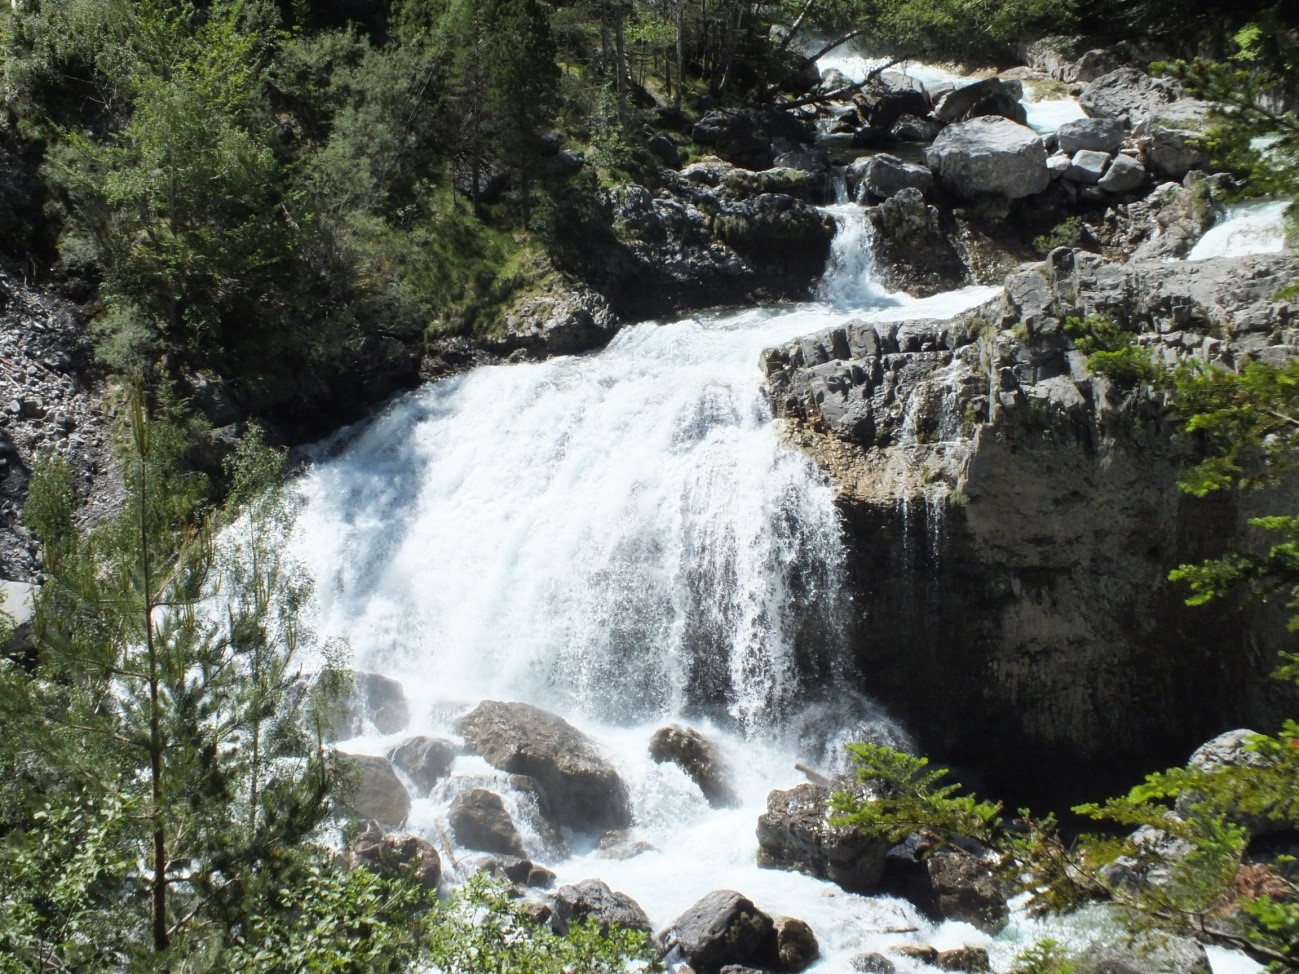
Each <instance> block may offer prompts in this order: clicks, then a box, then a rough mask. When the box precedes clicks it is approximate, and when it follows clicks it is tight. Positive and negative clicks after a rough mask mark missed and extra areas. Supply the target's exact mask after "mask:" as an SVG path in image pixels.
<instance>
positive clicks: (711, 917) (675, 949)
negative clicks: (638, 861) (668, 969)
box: [655, 889, 775, 974]
mask: <svg viewBox="0 0 1299 974" xmlns="http://www.w3.org/2000/svg"><path fill="white" fill-rule="evenodd" d="M774 929H775V928H774V925H773V923H772V920H771V917H769V916H767V914H765V913H763V912H762V911H761V910H759V909H758V908H757V907H756V906H754V905H753V901H752V900H749V899H748V898H747V897H745V896H742V895H741V894H739V893H737V892H735V891H734V890H728V889H721V890H714V891H713V892H711V893H709V894H707V895H706V896H704V897H703V898H702V899H700V900H699V901H698V902H696V903H695V904H694V905H693V906H691V907H690V908H689V909H688V910H686V911H685V912H684V913H683V914H681V916H679V917H677V919H676V920H675V921H673V922H672V923H671V924H670V925H669V926H667V927H665V928H664V929H663V930H661V931H659V933H658V935H657V936H656V937H655V941H656V943H657V944H658V947H659V951H660V954H661V955H663V956H664V958H665V959H666V960H667V961H668V962H669V963H679V962H681V961H684V962H685V963H687V964H689V965H690V966H691V967H692V968H694V969H695V970H696V971H698V972H700V974H704V972H708V971H715V970H718V969H719V968H721V967H724V966H726V965H728V964H744V963H745V962H747V961H749V960H753V959H756V958H757V957H758V955H760V953H761V951H762V948H763V946H764V945H765V944H766V943H767V942H768V940H769V939H770V938H771V937H772V935H773V932H774Z"/></svg>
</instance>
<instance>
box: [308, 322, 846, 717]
mask: <svg viewBox="0 0 1299 974" xmlns="http://www.w3.org/2000/svg"><path fill="white" fill-rule="evenodd" d="M763 319H764V316H763V315H762V314H760V313H752V312H751V313H747V314H741V315H730V316H712V317H708V318H700V319H689V320H685V321H679V322H674V323H672V324H664V325H648V326H641V327H639V328H634V329H629V330H627V331H624V332H623V333H622V334H621V335H619V336H618V338H617V339H616V340H615V342H614V344H613V345H612V346H611V347H610V348H608V349H607V350H605V351H604V352H603V353H601V354H599V355H594V356H586V357H578V358H560V359H554V360H551V361H548V362H542V363H536V364H525V365H516V366H502V367H498V368H486V369H480V370H477V371H475V372H473V373H471V374H469V375H465V376H461V377H459V378H456V379H452V380H450V381H446V382H441V383H438V384H435V385H431V386H428V387H426V388H425V389H423V390H422V391H420V392H418V393H415V394H413V395H411V396H408V397H407V398H405V399H403V400H401V401H399V402H398V403H396V404H395V405H393V406H392V407H391V408H390V409H389V410H388V411H387V412H386V413H385V414H384V415H383V416H382V417H380V418H379V419H378V420H377V421H375V422H374V423H372V424H370V425H369V426H368V427H367V428H366V429H365V430H364V431H363V432H361V433H360V434H359V435H358V436H357V437H356V438H355V439H354V440H353V441H352V442H350V443H349V444H348V446H347V448H346V449H345V450H343V451H342V452H340V453H338V454H337V455H336V456H333V457H330V458H328V459H325V460H323V461H322V462H320V463H318V464H316V465H315V466H314V467H313V468H312V469H311V471H310V472H309V473H308V474H307V476H306V477H305V479H304V482H303V491H304V495H305V497H306V500H307V503H306V507H305V511H304V513H303V515H302V517H301V518H300V521H299V539H300V541H301V545H302V546H301V548H300V552H301V553H302V555H303V557H304V559H305V561H306V562H307V564H308V565H309V566H311V567H312V568H313V569H314V570H315V572H316V575H317V579H318V587H319V592H318V599H319V601H320V603H321V607H322V611H323V617H322V622H323V623H324V624H325V627H326V628H327V629H329V630H330V631H333V632H337V633H338V634H340V635H346V636H347V637H348V638H349V640H350V642H351V645H352V649H353V652H354V653H355V654H356V657H357V660H358V663H359V665H361V666H363V667H367V668H377V669H380V670H383V671H385V672H392V673H396V674H399V675H402V676H403V678H405V679H406V682H407V683H408V684H409V683H411V682H418V681H419V679H420V675H421V674H427V673H429V672H430V671H433V672H436V674H437V692H438V693H439V694H443V695H446V696H448V697H449V698H451V699H479V698H483V697H489V696H497V697H500V696H505V697H510V698H516V699H526V700H531V701H534V702H536V703H538V704H542V705H545V706H549V707H552V708H555V709H559V710H561V711H565V712H577V713H581V714H583V715H585V716H588V717H590V718H593V719H598V720H602V721H610V722H628V721H636V720H642V719H649V718H650V717H666V716H675V715H680V714H683V713H690V712H710V711H712V710H716V709H720V710H724V711H726V712H727V713H728V714H729V716H730V717H732V718H734V719H735V720H737V721H739V722H740V723H741V724H742V725H743V726H744V727H745V728H746V729H749V730H753V729H756V728H758V727H760V726H762V725H764V724H766V723H769V722H770V721H771V720H773V719H775V718H776V717H777V716H778V715H780V714H781V713H783V712H785V711H786V710H787V709H788V707H789V706H790V705H791V704H792V702H793V701H794V700H795V698H796V697H797V695H798V689H799V677H800V674H801V673H815V674H820V675H822V676H824V675H825V674H827V673H830V672H834V671H836V670H837V669H838V668H839V667H840V666H841V662H842V661H841V660H839V659H838V658H837V656H836V653H837V647H838V644H839V640H838V639H837V638H836V636H835V633H836V632H837V630H838V628H839V626H840V619H839V615H840V610H841V606H842V603H841V598H840V588H841V583H840V574H841V571H842V561H843V553H842V549H841V545H840V540H839V527H838V523H837V520H836V514H835V510H834V507H833V503H832V496H831V491H830V489H829V487H828V486H827V485H826V483H825V482H824V479H823V478H822V477H821V476H820V474H819V473H818V472H817V471H816V470H815V468H814V467H813V465H812V464H811V463H810V462H809V461H808V460H807V459H806V458H804V457H802V456H801V455H799V454H797V453H795V452H794V451H792V450H790V449H788V448H786V447H785V446H783V445H782V444H781V442H780V440H779V437H778V435H777V432H776V430H775V428H774V426H773V424H772V420H771V414H770V411H769V409H768V407H767V404H766V403H765V401H764V400H763V398H762V395H761V390H760V387H759V384H758V382H757V381H756V379H757V376H756V374H755V363H756V361H757V356H758V352H759V350H760V348H761V347H762V346H764V345H766V344H769V343H770V341H771V340H772V337H777V336H779V335H781V334H782V333H784V332H786V331H787V328H786V327H785V326H782V325H781V324H779V320H778V319H777V320H775V321H773V320H770V319H768V320H766V321H764V320H763ZM773 325H775V326H776V327H775V329H774V335H773ZM752 326H756V332H755V330H753V327H752ZM795 330H801V329H795ZM429 702H430V703H431V702H432V701H431V700H430V701H429Z"/></svg>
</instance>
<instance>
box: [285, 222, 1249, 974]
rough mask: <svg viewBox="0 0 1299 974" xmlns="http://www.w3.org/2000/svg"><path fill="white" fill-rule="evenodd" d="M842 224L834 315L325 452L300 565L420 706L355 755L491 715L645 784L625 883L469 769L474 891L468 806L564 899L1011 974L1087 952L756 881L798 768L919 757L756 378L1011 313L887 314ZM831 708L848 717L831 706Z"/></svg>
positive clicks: (502, 380)
mask: <svg viewBox="0 0 1299 974" xmlns="http://www.w3.org/2000/svg"><path fill="white" fill-rule="evenodd" d="M830 211H831V212H832V213H834V214H835V217H836V219H837V220H838V221H839V224H840V229H839V233H838V236H837V237H836V240H835V244H834V253H833V259H832V266H831V268H830V270H829V271H828V273H827V277H826V280H825V282H824V284H823V286H822V288H821V290H820V292H819V295H818V300H817V301H816V302H813V303H808V304H805V305H799V306H786V307H783V308H776V309H758V310H744V311H732V312H717V313H711V314H706V315H700V316H697V317H692V318H685V319H682V320H679V321H673V322H664V323H648V324H642V325H637V326H634V327H629V328H626V329H624V330H623V331H621V332H620V333H619V334H618V336H617V337H616V338H615V339H614V341H613V342H612V343H611V344H610V345H609V346H608V347H607V348H606V349H604V350H603V351H601V352H598V353H595V354H591V355H586V356H579V357H563V358H555V359H551V360H549V361H545V362H540V363H529V364H519V365H510V366H500V367H490V368H481V369H476V370H474V371H472V372H470V373H467V374H464V375H461V376H459V377H456V378H453V379H449V380H446V381H442V382H438V383H435V384H432V385H429V386H426V387H425V388H423V389H421V390H419V391H417V392H414V393H411V394H409V395H407V396H405V397H403V398H401V399H399V400H397V401H395V402H394V403H392V404H391V405H390V406H389V407H388V408H387V409H386V410H385V411H384V412H383V413H382V414H381V415H380V416H378V417H377V418H375V419H374V420H372V421H370V422H368V423H366V424H364V425H362V426H359V427H357V428H354V429H351V430H348V431H344V432H343V433H342V434H340V435H339V436H337V437H335V438H334V439H333V440H332V441H330V442H329V443H326V444H324V445H322V446H321V447H320V448H319V449H318V451H317V456H316V458H315V461H314V462H313V464H312V465H311V466H310V467H309V469H308V470H307V472H306V473H305V475H304V477H303V479H302V491H303V494H304V498H305V504H304V507H303V510H302V513H301V514H300V516H299V520H298V524H297V528H296V534H295V546H296V553H297V555H298V556H299V557H300V558H301V559H302V561H303V562H304V563H305V565H306V567H307V568H308V569H309V570H310V571H311V572H312V574H313V575H314V577H315V578H316V579H317V601H318V607H319V618H318V620H317V622H318V626H319V628H320V629H321V630H322V632H323V633H324V634H327V635H332V636H341V637H345V638H346V639H347V640H348V642H349V643H350V646H351V651H352V654H353V659H354V665H355V666H356V668H358V669H362V670H370V671H376V672H380V673H383V674H386V675H389V676H392V677H395V678H397V679H399V680H401V681H402V683H403V685H404V687H405V690H406V694H407V697H408V699H409V700H410V703H411V713H412V720H411V726H410V727H408V728H407V729H406V730H405V731H403V732H402V733H401V734H399V735H394V736H390V737H382V736H379V735H377V734H372V735H369V736H364V737H362V738H359V739H357V740H355V741H351V742H347V744H346V747H347V748H348V749H350V750H356V751H362V752H372V753H379V752H381V751H382V750H383V749H384V748H385V747H387V746H388V745H390V744H391V743H394V742H395V741H397V740H399V739H401V738H403V737H405V736H407V735H409V734H413V733H431V734H437V735H442V736H447V735H450V734H451V731H450V729H449V723H450V721H451V720H453V719H454V718H455V717H456V716H458V715H459V714H461V713H463V712H464V711H465V710H466V709H467V708H468V707H471V706H473V705H474V704H475V703H476V702H477V701H480V700H484V699H512V700H523V701H527V702H530V703H534V704H537V705H540V706H543V707H547V708H550V709H553V710H555V711H557V712H559V713H561V714H562V715H563V716H564V717H566V718H567V719H568V720H570V721H571V722H572V723H574V724H575V725H577V726H578V727H580V728H581V729H582V730H584V731H586V732H587V733H588V734H590V735H591V736H592V737H593V738H594V739H595V740H597V741H598V742H599V744H600V745H601V746H602V747H603V748H604V749H605V750H606V752H607V753H608V755H609V756H610V757H611V759H612V760H613V761H614V762H615V764H616V765H617V767H618V769H619V771H620V773H621V774H622V776H623V778H624V779H625V781H626V782H627V783H628V786H629V788H630V791H631V796H632V803H633V810H634V815H635V826H634V829H633V839H634V840H636V841H637V842H639V843H644V845H643V846H642V847H641V851H639V853H638V854H634V855H632V856H630V857H629V858H624V859H611V858H607V857H603V856H602V854H601V853H599V852H598V851H596V850H593V849H591V848H590V847H589V845H588V846H586V847H583V846H582V845H581V842H580V840H579V839H576V838H574V837H570V840H571V849H572V851H571V853H564V852H562V851H560V850H558V849H555V848H552V847H549V846H548V845H547V839H546V838H545V837H544V832H543V831H541V830H538V829H537V828H536V827H535V826H534V825H533V824H532V823H534V822H535V815H534V811H535V810H534V808H533V807H532V806H531V805H530V804H529V803H530V801H531V799H530V798H529V797H528V796H527V795H525V794H518V793H516V792H514V791H513V790H512V789H511V787H510V785H509V782H508V780H507V776H505V775H503V774H501V773H498V772H496V771H494V770H493V769H492V768H490V767H489V766H488V765H487V764H486V763H485V762H483V761H482V760H480V759H477V758H460V759H459V760H458V761H457V763H456V765H455V767H454V769H453V775H452V777H451V778H450V779H449V780H446V781H443V782H442V783H441V784H440V785H439V786H438V787H437V789H436V790H435V791H434V793H433V794H432V795H431V796H429V797H427V798H420V799H416V800H415V802H414V806H413V810H412V814H411V819H410V821H409V823H408V825H409V828H411V829H412V830H413V831H416V832H418V833H420V834H422V835H424V836H425V837H426V838H428V839H430V840H431V841H433V842H434V843H435V844H436V845H438V846H439V847H440V848H441V849H442V851H443V852H444V858H445V860H446V862H447V863H448V867H449V870H450V872H451V874H452V876H453V878H454V877H456V876H457V871H458V870H459V868H460V864H459V862H458V860H457V859H456V858H455V856H454V855H452V854H451V850H450V849H448V848H447V845H446V843H445V836H446V835H447V829H446V827H445V822H446V814H447V810H448V806H449V804H450V802H451V800H452V798H454V796H455V795H456V794H457V793H459V792H460V791H463V790H465V789H468V788H472V787H482V786H488V787H491V788H493V789H494V790H496V791H498V792H499V793H501V794H502V795H503V797H504V798H505V800H506V803H507V807H508V808H509V809H510V810H511V812H512V814H513V817H514V818H515V819H516V821H517V822H518V824H519V826H520V828H521V831H522V832H523V834H524V839H525V843H526V844H527V846H528V852H529V854H530V855H532V856H534V857H535V858H536V859H537V860H538V861H540V862H543V863H545V864H546V865H548V866H550V867H552V868H554V869H555V870H556V871H557V873H558V875H559V880H560V882H561V883H562V882H572V881H576V880H580V879H584V878H587V877H591V876H597V877H600V878H602V879H604V880H605V881H607V882H608V883H609V884H610V885H611V886H612V887H613V888H615V889H618V890H621V891H624V892H626V893H627V894H629V895H630V896H632V897H633V898H634V899H635V900H637V901H638V902H639V903H640V904H641V905H642V906H643V907H644V909H645V910H646V912H647V913H648V914H649V915H650V917H651V919H652V920H653V921H654V923H655V924H656V925H663V924H666V923H668V922H669V921H671V920H672V919H673V918H675V917H676V916H677V915H678V914H679V913H680V912H681V911H682V910H684V909H685V908H686V907H687V906H689V905H690V904H691V903H693V902H694V901H695V900H696V899H697V898H698V897H700V896H701V895H703V894H704V893H706V892H708V891H710V890H713V889H718V888H733V889H736V890H739V891H741V892H742V893H744V894H745V895H747V896H749V897H751V898H752V899H753V900H754V901H755V902H756V903H757V905H758V906H759V907H760V908H762V909H764V910H766V911H767V912H769V913H772V914H786V915H792V916H797V917H801V918H803V919H805V920H806V921H808V923H810V924H811V926H812V928H813V930H814V931H815V932H816V934H817V937H818V938H819V940H820V943H821V948H822V954H823V957H822V960H821V961H820V962H819V963H818V965H817V966H816V968H815V970H816V971H818V972H820V974H846V972H848V971H850V970H851V967H850V965H849V958H850V957H851V955H853V954H855V953H858V952H861V951H869V950H887V948H888V947H889V946H893V945H897V944H900V943H931V944H934V945H937V946H939V947H951V946H959V945H962V944H972V945H980V946H985V947H987V948H988V949H989V951H990V953H991V955H992V958H993V961H994V966H996V967H997V969H1000V970H1004V969H1006V968H1007V967H1008V966H1009V964H1010V961H1011V959H1012V958H1013V957H1014V955H1015V954H1016V953H1017V952H1018V951H1019V950H1021V949H1022V948H1023V947H1024V946H1025V945H1026V944H1028V943H1031V942H1032V941H1033V940H1034V939H1036V938H1038V937H1041V936H1054V937H1056V938H1057V939H1064V940H1071V939H1075V938H1074V937H1073V935H1071V934H1070V933H1069V930H1070V929H1077V925H1076V922H1075V924H1074V926H1073V927H1068V928H1066V927H1061V928H1056V929H1051V928H1047V927H1044V926H1042V925H1039V924H1029V923H1027V922H1026V921H1023V920H1020V919H1016V920H1015V921H1013V922H1012V924H1011V926H1010V927H1009V928H1008V929H1007V931H1005V932H1004V933H1003V934H1001V935H1000V936H999V937H998V938H996V939H995V940H994V939H991V938H989V937H988V936H987V935H986V934H983V933H980V932H979V931H977V930H975V929H974V928H973V927H970V926H968V925H965V924H960V923H948V924H943V925H941V926H935V925H933V924H930V923H928V922H926V921H925V920H924V919H923V918H922V917H920V916H919V915H918V914H917V913H916V912H915V910H914V909H913V908H912V907H911V906H910V905H908V904H906V903H904V902H902V901H899V900H893V899H887V898H866V897H861V896H855V895H851V894H848V893H844V892H843V891H842V890H839V889H838V888H837V887H835V886H833V885H832V884H828V883H825V882H821V881H818V880H814V879H811V878H809V877H806V876H802V875H799V874H796V873H791V872H783V871H776V870H761V869H758V868H757V867H756V865H755V854H756V851H757V841H756V839H755V837H754V825H755V822H756V820H757V817H758V815H759V814H760V812H761V811H762V809H763V807H764V804H765V799H766V796H767V793H768V792H769V791H770V790H771V789H773V788H779V787H790V786H792V785H794V784H796V783H798V782H799V781H801V780H802V777H801V775H800V774H799V773H798V772H797V771H796V770H795V769H794V767H793V763H794V761H795V760H798V759H800V758H801V759H804V760H808V761H811V762H813V763H816V764H820V765H822V766H828V765H829V764H832V763H833V762H835V761H836V760H838V759H839V756H840V755H841V754H842V744H843V743H844V741H845V740H846V739H850V738H853V737H863V736H867V737H874V738H875V739H878V740H885V741H890V742H895V743H905V741H906V737H905V734H904V732H903V731H902V730H901V729H899V728H897V727H895V726H893V725H892V724H891V723H890V722H889V721H888V720H887V718H886V717H885V716H884V715H883V714H881V713H879V712H878V710H877V709H876V708H874V707H873V706H872V705H871V703H870V702H869V701H868V700H866V699H863V698H857V697H855V696H853V695H851V694H849V693H846V692H845V691H844V690H843V689H842V686H836V684H837V683H838V678H839V677H840V676H841V675H843V674H844V673H845V671H846V670H847V668H848V666H849V664H848V662H847V661H846V660H845V659H843V658H842V654H841V646H842V641H841V640H840V639H839V638H838V634H839V632H840V629H841V627H842V625H843V624H844V622H845V619H846V618H847V617H848V616H849V615H850V614H851V613H852V612H853V611H854V607H853V606H852V605H851V604H849V603H848V602H847V599H846V596H845V595H844V593H843V591H842V589H841V584H840V575H841V572H842V571H843V562H844V557H845V556H844V551H843V548H842V544H841V539H840V527H839V523H838V521H837V517H836V513H835V508H834V506H833V503H832V493H831V489H830V487H829V486H828V485H827V483H826V482H825V480H824V478H823V477H822V476H821V475H820V474H819V473H818V471H817V470H816V469H815V467H814V466H813V465H812V464H811V463H810V462H809V461H808V460H807V459H806V458H805V457H803V456H802V455H801V454H799V453H797V452H795V451H794V450H792V449H791V448H789V447H788V446H786V445H784V444H783V443H782V441H781V437H780V434H779V431H778V429H777V425H776V423H775V422H774V421H773V419H772V416H771V413H770V410H769V408H768V406H767V404H766V403H765V401H764V399H763V397H762V394H761V374H760V371H759V368H758V358H759V353H760V351H761V350H762V349H763V348H766V347H769V346H771V345H774V344H777V343H780V342H783V341H786V340H789V339H791V338H794V337H795V336H799V335H803V334H807V333H809V332H813V331H816V330H818V329H821V328H825V327H827V326H829V325H831V324H833V323H835V322H837V321H839V320H842V319H843V318H844V317H846V316H849V315H854V316H861V317H877V318H892V319H900V318H910V317H933V318H937V317H945V316H948V315H951V314H953V313H955V312H957V311H959V310H961V309H963V308H966V307H970V306H973V305H975V304H977V303H979V302H981V301H983V300H985V299H986V298H987V297H989V296H990V295H991V294H992V293H993V289H991V288H967V289H964V290H961V291H956V292H952V293H949V294H945V295H940V296H938V297H935V298H931V299H928V300H923V301H921V300H915V299H912V298H909V297H907V296H905V295H900V294H887V293H885V292H884V291H882V289H880V288H879V287H878V285H876V284H875V283H874V282H873V280H872V274H871V262H870V250H869V241H868V237H867V224H866V221H865V220H864V218H863V211H862V210H861V209H860V208H859V207H856V206H852V205H846V206H845V205H841V206H836V207H832V208H830ZM827 687H829V688H832V689H833V691H834V692H833V696H832V697H831V698H830V699H829V700H826V699H823V698H822V697H820V696H819V695H818V694H817V693H816V690H817V689H818V688H820V689H825V688H827ZM668 721H681V722H686V723H690V724H692V725H693V726H696V727H699V728H700V729H701V730H703V731H704V732H705V733H706V734H708V735H709V736H711V737H712V738H713V739H714V740H716V741H718V742H719V744H720V746H721V748H722V750H723V752H724V753H725V755H726V757H727V758H728V760H729V763H730V766H731V768H732V770H733V772H734V776H735V785H736V788H737V791H738V792H739V794H740V796H741V798H742V806H741V807H739V808H735V809H730V810H716V809H713V808H711V807H710V806H709V805H708V804H707V803H706V802H705V801H704V799H703V796H702V795H701V793H700V791H699V789H698V788H697V787H696V786H695V785H694V784H693V783H692V782H691V781H690V780H689V779H688V778H687V777H686V776H685V775H684V774H683V773H682V772H681V771H680V770H678V769H677V768H676V767H675V766H673V765H670V764H665V765H657V764H655V763H653V762H652V761H651V760H650V758H649V755H648V753H647V743H648V740H649V737H650V735H651V733H652V732H653V731H654V730H655V729H656V728H657V727H660V726H662V725H663V724H664V723H666V722H668ZM456 855H460V854H459V853H457V854H456ZM1096 922H1097V923H1100V922H1101V921H1100V920H1097V921H1096ZM897 931H906V932H897ZM1095 934H1096V928H1095V926H1092V927H1090V928H1089V932H1088V934H1087V936H1088V938H1089V939H1090V937H1092V936H1095ZM896 961H897V968H898V970H899V971H903V972H905V971H911V970H915V971H919V970H926V969H927V968H922V967H920V966H917V965H914V963H913V962H912V961H910V960H908V959H906V958H903V957H897V958H896ZM1227 969H1228V968H1226V967H1221V968H1220V970H1227Z"/></svg>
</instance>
